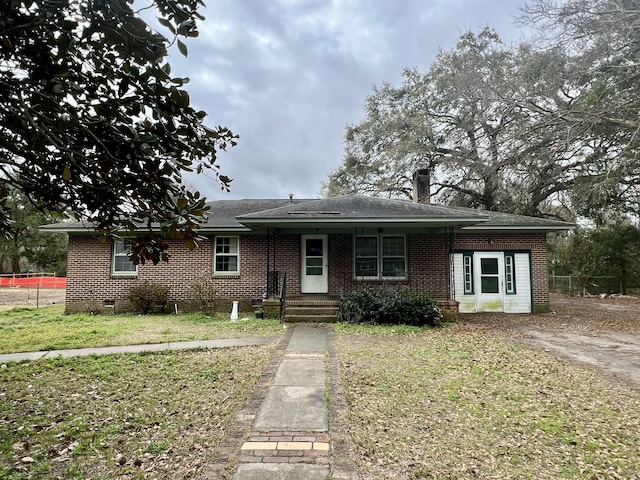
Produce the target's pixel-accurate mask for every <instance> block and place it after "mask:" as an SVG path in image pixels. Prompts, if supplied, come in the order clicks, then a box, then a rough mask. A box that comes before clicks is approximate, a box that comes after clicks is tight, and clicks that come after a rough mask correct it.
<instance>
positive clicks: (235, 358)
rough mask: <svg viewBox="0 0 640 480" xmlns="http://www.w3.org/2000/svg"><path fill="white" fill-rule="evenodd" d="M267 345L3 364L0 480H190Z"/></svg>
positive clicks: (250, 382)
mask: <svg viewBox="0 0 640 480" xmlns="http://www.w3.org/2000/svg"><path fill="white" fill-rule="evenodd" d="M274 349H275V345H268V346H260V347H244V348H241V349H223V350H214V351H190V352H170V353H152V354H138V355H108V356H102V357H85V358H73V359H55V360H41V361H38V362H30V363H26V362H25V363H10V364H8V365H5V366H3V370H2V372H1V373H0V375H1V377H0V378H1V382H2V387H1V390H0V478H3V479H11V480H23V479H51V478H61V479H80V478H91V479H105V480H107V479H142V478H155V479H175V478H197V477H198V475H199V473H200V471H201V469H202V467H203V465H206V464H207V463H208V462H209V461H210V460H211V458H210V457H211V455H212V454H213V452H214V450H215V448H216V445H217V444H218V442H219V441H220V439H221V438H222V436H223V434H224V432H225V429H226V428H227V426H228V425H229V424H230V422H232V421H234V420H235V416H236V414H237V412H238V411H239V409H240V408H242V406H243V405H244V403H245V402H246V399H247V397H248V395H249V393H250V392H251V390H252V388H253V386H254V385H255V382H256V381H257V378H258V376H259V375H260V373H261V372H262V370H263V369H264V367H265V365H266V364H267V362H268V360H269V358H270V356H271V354H272V353H273V351H274Z"/></svg>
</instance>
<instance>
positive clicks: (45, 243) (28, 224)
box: [0, 191, 67, 276]
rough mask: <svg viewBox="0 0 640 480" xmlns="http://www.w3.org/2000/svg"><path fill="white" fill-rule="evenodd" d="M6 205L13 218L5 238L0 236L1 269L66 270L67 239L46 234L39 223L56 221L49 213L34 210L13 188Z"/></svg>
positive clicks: (1, 270) (60, 273)
mask: <svg viewBox="0 0 640 480" xmlns="http://www.w3.org/2000/svg"><path fill="white" fill-rule="evenodd" d="M6 200H7V202H6V206H7V209H8V210H9V212H10V214H11V218H12V220H13V223H12V228H11V230H10V232H8V235H7V236H6V237H0V272H2V273H5V272H11V273H22V272H32V271H35V272H43V271H44V272H55V273H56V274H57V275H58V276H64V275H65V274H66V271H67V239H66V237H64V236H63V235H55V234H45V233H42V232H40V230H39V228H38V227H39V226H40V225H44V224H46V223H52V222H54V221H55V217H54V216H53V215H52V214H50V213H48V212H41V211H39V210H37V209H36V208H35V207H34V206H33V205H32V204H31V203H30V202H29V201H28V200H27V199H26V198H25V197H24V195H23V194H22V193H20V192H17V191H14V192H11V194H10V195H9V196H8V197H7V199H6Z"/></svg>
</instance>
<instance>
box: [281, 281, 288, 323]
mask: <svg viewBox="0 0 640 480" xmlns="http://www.w3.org/2000/svg"><path fill="white" fill-rule="evenodd" d="M286 303H287V272H284V275H283V276H282V285H281V286H280V322H284V311H285V306H286Z"/></svg>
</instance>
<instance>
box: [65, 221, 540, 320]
mask: <svg viewBox="0 0 640 480" xmlns="http://www.w3.org/2000/svg"><path fill="white" fill-rule="evenodd" d="M272 241H273V238H272ZM407 245H408V251H407V263H408V270H409V272H410V278H409V279H408V280H407V281H405V282H400V283H407V284H414V286H415V285H418V284H419V285H420V286H421V289H422V290H423V291H426V292H427V293H429V294H430V295H432V296H433V297H434V298H436V299H439V300H446V299H448V298H449V251H448V243H447V237H446V236H445V235H437V234H436V235H434V234H428V233H424V234H410V235H408V236H407ZM300 248H301V240H300V235H295V234H291V235H277V236H276V239H275V249H273V245H272V250H271V255H270V269H275V270H277V271H279V272H286V273H287V293H288V295H296V294H299V293H300V269H301V259H300V253H301V252H300ZM327 248H328V256H329V273H330V278H329V294H331V295H338V294H339V293H340V291H341V286H342V283H343V280H344V279H345V277H346V279H348V280H352V272H353V264H352V256H353V235H352V234H351V233H345V234H331V235H329V236H328V246H327ZM454 248H455V249H457V250H480V251H492V250H496V251H502V250H526V251H530V252H531V261H532V275H533V278H534V282H533V285H532V289H533V303H534V311H543V310H545V309H546V310H548V308H549V293H548V287H547V285H548V279H547V275H548V273H547V247H546V236H545V234H544V233H530V234H470V233H465V234H459V235H457V236H456V238H455V242H454ZM274 250H275V253H274ZM168 252H169V254H170V256H171V257H170V260H169V263H163V262H161V263H159V264H158V265H153V264H152V263H147V264H145V265H139V266H138V275H137V276H132V277H122V276H113V275H111V245H110V244H105V243H101V242H99V241H98V240H97V239H96V238H94V237H92V236H89V235H87V236H75V235H72V236H70V238H69V255H68V260H67V262H68V263H67V303H66V305H67V312H69V313H71V312H77V311H96V312H98V311H105V310H107V309H106V308H105V306H104V305H105V300H115V301H116V309H119V308H124V307H125V304H124V302H123V299H124V298H125V297H126V294H127V292H128V291H129V289H130V288H131V286H133V285H136V284H138V283H141V282H143V281H145V280H148V281H150V282H157V283H162V284H165V285H168V286H169V287H170V289H171V290H170V293H169V305H171V306H173V304H174V303H177V304H179V306H180V308H184V307H186V306H187V304H188V302H189V301H190V300H191V298H192V295H191V284H192V282H193V281H194V280H195V279H197V278H199V277H202V276H210V275H211V274H212V265H213V258H212V255H213V254H212V241H211V240H208V241H205V242H204V243H203V245H202V246H201V247H200V248H198V249H196V250H193V251H191V250H188V249H187V248H185V247H184V245H183V244H182V243H181V242H178V241H172V242H169V250H168ZM266 272H267V236H266V235H243V236H241V237H240V275H234V276H216V277H214V283H215V287H216V289H217V292H218V297H219V299H220V302H219V309H220V310H221V311H230V310H231V305H232V301H234V300H238V301H241V310H244V311H246V310H248V309H249V308H250V301H251V300H252V299H258V298H262V296H263V294H265V293H266V288H267V286H266V281H267V279H266V277H267V275H266Z"/></svg>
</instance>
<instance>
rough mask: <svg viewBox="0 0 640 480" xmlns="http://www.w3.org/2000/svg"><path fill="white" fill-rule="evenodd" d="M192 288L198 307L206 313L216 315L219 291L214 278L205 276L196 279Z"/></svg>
mask: <svg viewBox="0 0 640 480" xmlns="http://www.w3.org/2000/svg"><path fill="white" fill-rule="evenodd" d="M191 290H192V291H193V298H194V300H195V303H196V305H197V308H199V309H200V311H201V312H202V313H204V314H205V315H215V313H216V309H217V307H218V291H217V290H216V287H215V285H214V284H213V278H211V277H208V276H204V277H201V278H199V279H197V280H195V281H194V282H193V283H192V284H191Z"/></svg>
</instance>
